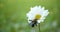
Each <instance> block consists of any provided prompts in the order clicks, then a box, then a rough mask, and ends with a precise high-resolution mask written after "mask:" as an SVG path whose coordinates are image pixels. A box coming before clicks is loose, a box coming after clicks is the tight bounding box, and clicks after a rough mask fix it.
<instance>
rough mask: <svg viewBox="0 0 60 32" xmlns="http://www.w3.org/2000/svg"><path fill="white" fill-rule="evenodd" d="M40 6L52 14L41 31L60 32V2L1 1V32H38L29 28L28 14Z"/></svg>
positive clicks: (38, 0)
mask: <svg viewBox="0 0 60 32" xmlns="http://www.w3.org/2000/svg"><path fill="white" fill-rule="evenodd" d="M39 5H40V6H42V7H45V9H48V10H49V12H50V13H49V15H48V16H47V17H46V19H45V21H44V22H43V23H40V31H41V32H60V11H59V10H60V0H0V32H38V31H39V30H38V29H39V28H38V27H34V28H32V27H30V26H29V24H28V21H27V17H26V13H27V12H29V10H30V7H34V6H39Z"/></svg>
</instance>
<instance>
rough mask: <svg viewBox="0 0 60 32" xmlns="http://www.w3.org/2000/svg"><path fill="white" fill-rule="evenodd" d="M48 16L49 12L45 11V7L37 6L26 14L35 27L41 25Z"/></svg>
mask: <svg viewBox="0 0 60 32" xmlns="http://www.w3.org/2000/svg"><path fill="white" fill-rule="evenodd" d="M48 14H49V12H48V10H45V8H44V7H41V6H35V7H31V8H30V11H29V12H28V13H27V14H26V16H27V18H28V23H29V24H30V25H31V26H32V27H34V26H37V25H38V24H39V23H41V22H44V19H45V18H46V16H47V15H48Z"/></svg>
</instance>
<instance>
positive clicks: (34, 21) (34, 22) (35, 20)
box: [30, 19, 37, 27]
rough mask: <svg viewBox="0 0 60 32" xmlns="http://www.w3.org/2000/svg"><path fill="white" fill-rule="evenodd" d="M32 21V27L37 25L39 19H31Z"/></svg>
mask: <svg viewBox="0 0 60 32" xmlns="http://www.w3.org/2000/svg"><path fill="white" fill-rule="evenodd" d="M30 21H31V23H30V25H31V26H32V27H34V26H35V25H36V26H37V19H34V20H30Z"/></svg>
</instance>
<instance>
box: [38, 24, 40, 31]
mask: <svg viewBox="0 0 60 32" xmlns="http://www.w3.org/2000/svg"><path fill="white" fill-rule="evenodd" d="M38 29H39V32H40V23H39V27H38Z"/></svg>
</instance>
